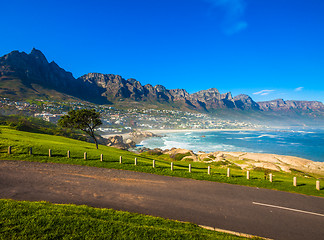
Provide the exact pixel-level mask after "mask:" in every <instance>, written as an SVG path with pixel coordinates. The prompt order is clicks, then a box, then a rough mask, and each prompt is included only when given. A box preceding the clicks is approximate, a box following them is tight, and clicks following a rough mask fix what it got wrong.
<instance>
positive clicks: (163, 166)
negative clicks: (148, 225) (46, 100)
mask: <svg viewBox="0 0 324 240" xmlns="http://www.w3.org/2000/svg"><path fill="white" fill-rule="evenodd" d="M0 131H1V133H0V159H1V160H5V159H7V160H25V161H37V162H56V163H66V164H77V165H87V166H93V167H104V168H115V169H125V170H133V171H140V172H148V173H154V174H159V175H167V176H178V177H185V178H193V179H199V180H208V181H217V182H225V183H231V184H240V185H246V186H255V187H261V188H268V189H276V190H283V191H288V192H296V193H303V194H307V195H314V196H321V197H324V191H323V188H322V190H320V191H317V190H316V189H315V181H316V179H315V178H313V177H304V174H303V173H298V172H296V173H294V174H287V173H281V172H274V173H273V178H274V182H273V183H270V182H269V181H268V180H264V172H263V171H252V172H251V173H250V175H251V179H250V180H247V179H246V177H245V176H246V175H245V174H246V173H245V171H242V170H240V169H237V168H235V167H233V168H232V169H231V174H232V176H231V177H230V178H227V177H226V169H227V166H218V165H217V164H216V163H214V164H209V165H210V166H211V171H212V174H211V175H208V174H207V166H208V164H205V163H196V162H191V165H192V173H189V172H188V164H189V163H188V162H182V161H178V162H175V163H174V171H171V170H170V161H167V160H162V159H159V158H158V160H157V161H156V168H152V160H153V159H154V156H149V155H137V154H134V153H132V152H127V151H122V150H119V149H115V148H111V147H106V146H100V147H99V149H98V150H97V149H95V145H94V144H91V143H86V142H81V141H77V140H73V139H69V138H64V137H59V136H52V135H45V134H36V133H29V132H22V131H17V130H13V129H10V128H9V127H3V126H2V127H0ZM8 146H12V154H11V155H9V154H8V153H7V149H8ZM29 147H32V148H33V155H29V154H28V149H29ZM48 149H52V154H53V156H52V157H51V158H49V157H48ZM67 150H70V151H71V158H70V159H68V158H67V157H66V153H67ZM84 152H87V154H88V159H87V160H84V159H83V153H84ZM101 153H102V154H103V155H104V162H100V154H101ZM119 156H123V164H119ZM135 157H136V158H137V159H138V164H137V166H134V158H135ZM293 176H297V179H298V186H297V187H294V186H292V178H293Z"/></svg>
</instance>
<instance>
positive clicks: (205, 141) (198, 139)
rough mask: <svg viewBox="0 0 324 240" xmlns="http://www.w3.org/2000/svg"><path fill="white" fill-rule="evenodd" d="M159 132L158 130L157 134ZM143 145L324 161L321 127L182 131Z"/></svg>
mask: <svg viewBox="0 0 324 240" xmlns="http://www.w3.org/2000/svg"><path fill="white" fill-rule="evenodd" d="M161 135H162V134H161ZM140 145H142V146H144V147H147V148H151V149H153V148H161V149H163V150H165V149H171V148H173V147H175V148H184V149H190V150H193V151H194V152H196V153H197V152H198V151H203V152H216V151H230V152H254V153H273V154H280V155H289V156H296V157H301V158H306V159H309V160H313V161H317V162H324V130H323V129H321V130H319V129H318V130H314V129H312V130H266V131H242V130H241V131H226V130H224V131H208V132H207V131H201V132H197V131H183V132H174V133H172V132H170V133H163V137H161V138H149V139H145V140H144V141H142V142H141V144H140Z"/></svg>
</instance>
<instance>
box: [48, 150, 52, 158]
mask: <svg viewBox="0 0 324 240" xmlns="http://www.w3.org/2000/svg"><path fill="white" fill-rule="evenodd" d="M48 157H52V150H51V149H48Z"/></svg>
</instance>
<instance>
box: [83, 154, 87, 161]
mask: <svg viewBox="0 0 324 240" xmlns="http://www.w3.org/2000/svg"><path fill="white" fill-rule="evenodd" d="M83 158H84V160H87V153H86V152H85V153H84V157H83Z"/></svg>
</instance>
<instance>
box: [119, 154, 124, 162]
mask: <svg viewBox="0 0 324 240" xmlns="http://www.w3.org/2000/svg"><path fill="white" fill-rule="evenodd" d="M122 162H123V157H122V156H120V157H119V163H120V164H122Z"/></svg>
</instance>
